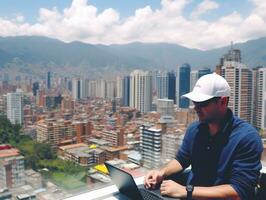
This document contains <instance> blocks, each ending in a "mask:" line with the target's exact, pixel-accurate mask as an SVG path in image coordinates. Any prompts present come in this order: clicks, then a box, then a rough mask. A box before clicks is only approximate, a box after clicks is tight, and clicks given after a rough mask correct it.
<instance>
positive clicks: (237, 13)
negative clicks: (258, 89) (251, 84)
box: [0, 0, 266, 50]
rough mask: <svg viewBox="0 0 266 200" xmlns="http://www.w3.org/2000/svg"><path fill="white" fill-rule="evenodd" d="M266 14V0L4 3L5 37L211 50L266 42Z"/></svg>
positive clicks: (0, 22) (0, 5)
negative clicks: (34, 36)
mask: <svg viewBox="0 0 266 200" xmlns="http://www.w3.org/2000/svg"><path fill="white" fill-rule="evenodd" d="M265 10H266V1H265V0H45V1H41V0H1V1H0V27H1V28H0V36H2V37H6V36H21V35H29V36H31V35H37V36H46V37H50V38H56V39H59V40H62V41H65V42H72V41H81V42H85V43H91V44H126V43H130V42H137V41H138V42H146V43H158V42H167V43H174V44H179V45H183V46H186V47H189V48H198V49H202V50H209V49H213V48H218V47H223V46H227V45H229V44H230V42H231V41H233V42H234V43H238V42H245V41H248V40H251V39H257V38H261V37H265V36H266V12H265Z"/></svg>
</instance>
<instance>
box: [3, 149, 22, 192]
mask: <svg viewBox="0 0 266 200" xmlns="http://www.w3.org/2000/svg"><path fill="white" fill-rule="evenodd" d="M24 184H25V168H24V157H23V156H21V155H20V153H19V150H18V149H15V148H12V147H11V146H10V145H7V144H1V145H0V188H1V189H3V188H14V187H18V186H23V185H24Z"/></svg>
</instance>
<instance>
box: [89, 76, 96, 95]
mask: <svg viewBox="0 0 266 200" xmlns="http://www.w3.org/2000/svg"><path fill="white" fill-rule="evenodd" d="M88 84H89V88H88V96H89V97H91V98H95V97H96V81H93V80H90V81H89V83H88Z"/></svg>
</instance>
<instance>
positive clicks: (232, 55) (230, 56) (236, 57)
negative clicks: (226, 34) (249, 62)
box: [220, 42, 241, 65]
mask: <svg viewBox="0 0 266 200" xmlns="http://www.w3.org/2000/svg"><path fill="white" fill-rule="evenodd" d="M226 61H234V62H239V63H241V51H240V50H239V49H234V46H233V42H231V47H230V50H229V51H228V53H226V54H225V55H224V56H223V57H222V58H221V63H220V64H221V65H224V62H226Z"/></svg>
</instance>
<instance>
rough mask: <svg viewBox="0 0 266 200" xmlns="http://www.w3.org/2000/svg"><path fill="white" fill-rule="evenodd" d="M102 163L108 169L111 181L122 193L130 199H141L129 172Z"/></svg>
mask: <svg viewBox="0 0 266 200" xmlns="http://www.w3.org/2000/svg"><path fill="white" fill-rule="evenodd" d="M104 164H105V166H106V167H107V169H108V171H109V175H110V176H111V179H112V181H113V182H114V183H115V185H116V187H117V188H118V190H119V191H120V192H121V193H122V194H123V195H125V196H127V197H128V198H130V199H140V200H141V199H143V198H142V196H141V195H140V192H139V190H138V187H137V185H136V183H135V181H134V179H133V177H132V176H131V175H130V174H129V173H127V172H125V171H123V170H121V169H119V168H117V167H115V166H113V165H110V164H108V163H107V162H105V163H104Z"/></svg>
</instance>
